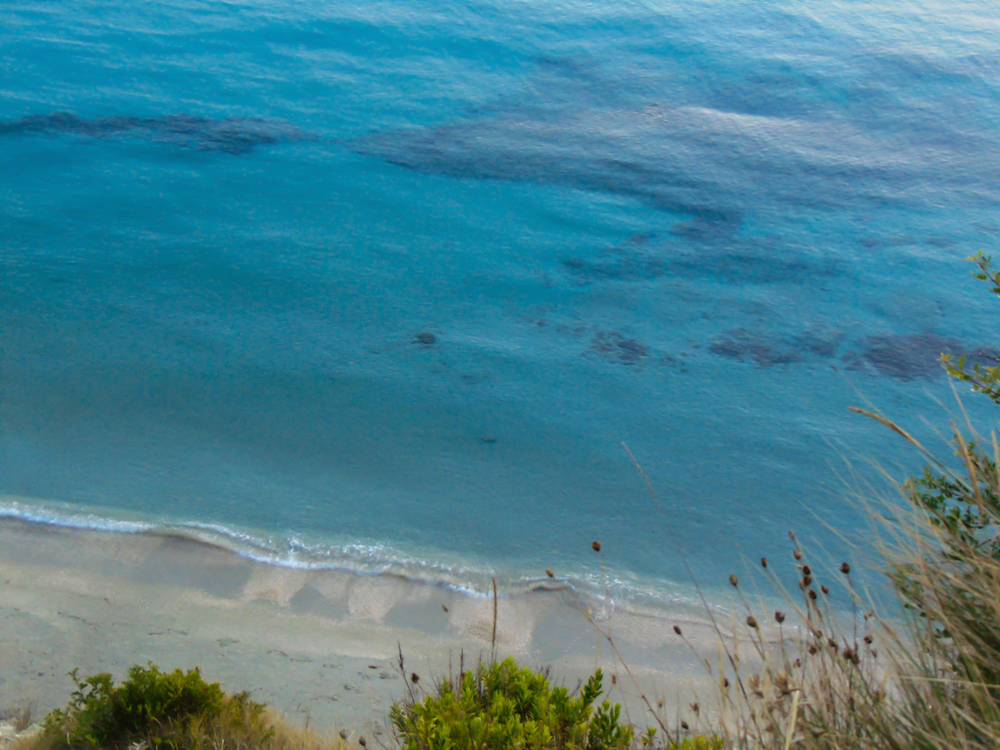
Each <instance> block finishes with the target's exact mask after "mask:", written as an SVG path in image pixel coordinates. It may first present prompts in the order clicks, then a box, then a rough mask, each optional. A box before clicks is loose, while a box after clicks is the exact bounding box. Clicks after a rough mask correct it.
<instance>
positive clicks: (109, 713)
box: [12, 664, 347, 750]
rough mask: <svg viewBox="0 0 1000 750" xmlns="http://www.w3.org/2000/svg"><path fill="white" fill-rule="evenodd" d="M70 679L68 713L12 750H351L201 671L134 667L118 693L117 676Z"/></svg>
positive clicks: (57, 714)
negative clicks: (226, 689) (223, 686)
mask: <svg viewBox="0 0 1000 750" xmlns="http://www.w3.org/2000/svg"><path fill="white" fill-rule="evenodd" d="M70 674H71V676H72V677H73V681H74V682H75V683H76V690H75V691H74V692H73V695H72V698H71V700H70V702H69V704H68V705H67V706H66V708H65V709H57V710H55V711H53V712H51V713H50V714H49V715H48V716H46V717H45V720H44V721H43V722H42V724H41V726H40V727H39V728H38V731H36V732H33V733H30V734H28V735H27V736H26V737H23V738H22V739H20V740H19V741H18V742H17V743H16V744H15V745H14V746H13V748H12V750H65V749H66V748H79V749H80V750H84V749H90V750H97V749H98V748H100V749H101V750H125V749H126V748H128V749H129V750H148V749H156V750H160V749H163V750H167V749H169V750H225V749H226V748H231V749H232V750H347V743H345V742H343V740H342V738H340V737H336V738H334V739H323V738H321V737H319V736H318V735H317V734H315V733H314V732H310V731H308V730H307V729H297V728H295V727H292V726H291V725H289V724H288V723H287V722H285V721H284V720H283V719H282V718H280V717H278V716H277V715H275V714H274V713H272V712H271V711H269V710H268V709H267V707H266V706H264V705H262V704H260V703H256V702H254V701H252V700H251V699H250V696H249V695H248V694H247V693H237V694H235V695H226V694H225V693H223V691H222V689H221V688H220V687H219V684H218V683H208V682H206V681H205V680H204V679H202V677H201V674H200V673H199V671H198V670H197V669H193V670H190V671H188V672H183V671H181V670H179V669H178V670H175V671H173V672H161V671H160V670H159V669H158V668H157V667H156V666H155V665H152V664H150V665H148V666H145V667H143V666H133V667H132V668H131V669H130V670H129V672H128V677H127V679H125V680H124V681H123V682H121V683H119V684H117V685H116V684H115V683H114V681H113V680H112V678H111V675H109V674H104V673H102V674H98V675H94V676H91V677H87V678H80V677H79V676H78V675H77V673H76V671H74V672H71V673H70Z"/></svg>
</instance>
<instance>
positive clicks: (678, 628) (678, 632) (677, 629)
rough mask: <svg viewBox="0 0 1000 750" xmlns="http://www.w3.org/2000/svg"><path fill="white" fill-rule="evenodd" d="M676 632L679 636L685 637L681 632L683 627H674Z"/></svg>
mask: <svg viewBox="0 0 1000 750" xmlns="http://www.w3.org/2000/svg"><path fill="white" fill-rule="evenodd" d="M674 632H675V633H677V635H684V634H683V633H682V632H681V626H680V625H674Z"/></svg>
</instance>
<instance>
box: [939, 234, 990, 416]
mask: <svg viewBox="0 0 1000 750" xmlns="http://www.w3.org/2000/svg"><path fill="white" fill-rule="evenodd" d="M969 260H971V261H972V262H973V263H975V264H976V265H977V266H979V271H978V272H976V273H973V276H975V277H976V278H977V279H980V280H982V281H988V282H990V284H991V286H990V291H992V292H993V293H994V294H995V295H997V296H1000V271H995V270H993V266H992V264H991V261H992V258H991V256H989V255H983V251H982V250H980V251H979V252H978V253H977V254H976V255H973V256H971V257H970V258H969ZM982 356H984V357H985V358H988V359H993V360H994V361H996V362H997V364H995V365H992V366H989V365H982V364H980V363H978V362H976V363H974V364H972V366H971V367H969V366H968V365H967V364H966V361H965V360H966V358H965V357H964V356H962V357H959V358H958V359H953V358H952V357H951V355H949V354H942V355H941V361H942V362H944V365H945V368H946V369H947V370H948V374H949V375H951V376H952V377H954V378H957V379H958V380H961V381H963V382H966V383H970V384H971V385H972V389H973V390H975V391H979V392H980V393H983V394H985V395H986V396H988V397H989V398H990V399H991V400H992V401H993V402H994V403H996V404H1000V359H998V358H997V357H996V355H982Z"/></svg>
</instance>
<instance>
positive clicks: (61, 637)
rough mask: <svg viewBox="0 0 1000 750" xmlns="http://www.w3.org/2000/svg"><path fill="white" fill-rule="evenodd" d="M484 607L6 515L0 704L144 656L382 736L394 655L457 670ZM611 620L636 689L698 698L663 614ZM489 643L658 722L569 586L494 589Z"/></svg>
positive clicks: (429, 670) (709, 649)
mask: <svg viewBox="0 0 1000 750" xmlns="http://www.w3.org/2000/svg"><path fill="white" fill-rule="evenodd" d="M492 613H493V602H492V601H489V600H482V599H470V598H468V597H466V596H464V595H462V594H459V593H456V592H454V591H452V590H449V589H446V588H444V587H440V586H433V585H428V584H423V583H413V582H410V581H406V580H402V579H399V578H395V577H391V576H357V575H354V574H350V573H343V572H338V571H330V570H297V569H291V568H282V567H277V566H273V565H268V564H265V563H259V562H255V561H252V560H249V559H247V558H244V557H241V556H239V555H237V554H235V553H233V552H231V551H229V550H225V549H222V548H219V547H215V546H212V545H208V544H205V543H203V542H200V541H196V540H193V539H190V538H186V537H182V536H172V535H164V534H154V533H139V534H126V533H114V532H103V531H85V530H77V529H66V528H60V527H53V526H46V525H41V524H32V523H25V522H22V521H14V520H0V710H5V709H9V708H11V707H13V706H17V705H21V704H23V703H25V702H27V701H33V702H35V703H37V706H38V710H39V712H45V711H48V710H50V709H52V708H55V707H57V706H62V705H65V703H66V702H67V700H68V698H69V694H70V692H71V690H72V682H71V680H70V678H69V677H68V676H67V672H68V671H69V670H71V669H73V668H79V669H80V672H81V673H82V674H93V673H95V672H100V671H108V672H111V673H112V674H113V675H114V676H115V677H116V678H118V677H121V676H122V675H123V674H124V673H125V671H126V670H127V669H128V667H129V666H130V665H131V664H134V663H140V664H143V663H146V662H147V661H152V662H154V663H156V664H157V665H158V666H159V667H160V668H161V669H173V668H176V667H181V668H190V667H193V666H199V667H200V668H201V671H202V675H203V676H204V677H205V678H206V679H208V680H210V681H218V682H220V683H222V685H223V687H224V688H225V689H226V690H229V691H240V690H248V691H250V692H251V693H252V695H253V697H254V698H255V699H256V700H258V701H262V702H265V703H268V704H269V705H271V706H272V707H273V708H275V709H277V710H278V711H280V712H283V713H284V714H286V715H288V716H289V717H291V718H292V719H293V720H294V721H298V722H300V723H305V722H306V721H307V720H308V722H309V724H310V726H314V727H317V728H319V729H321V730H324V731H332V730H334V729H340V728H344V729H347V730H348V731H353V732H359V733H373V732H378V731H385V717H386V715H387V712H388V709H389V707H390V705H391V704H392V701H393V700H395V699H398V698H400V697H402V695H403V694H404V690H405V685H404V682H403V678H402V676H401V674H400V673H399V670H398V668H397V666H396V663H395V662H396V660H397V654H398V650H399V649H402V651H403V654H404V657H405V666H406V672H407V673H410V672H416V673H418V674H419V675H420V676H421V678H423V679H422V680H421V685H426V684H427V683H429V682H432V681H433V680H434V678H436V677H440V676H442V675H444V674H446V673H447V671H448V669H449V665H452V666H454V667H456V668H457V666H458V662H459V658H460V654H462V653H463V652H464V655H465V662H466V664H467V665H468V664H470V663H474V662H475V660H476V659H478V658H479V657H480V656H484V657H487V658H488V657H489V654H490V642H491V636H492V627H493V614H492ZM674 623H677V624H680V625H681V626H682V627H683V628H684V632H685V636H686V637H687V638H688V640H689V642H691V643H693V644H694V645H695V647H696V649H697V651H698V652H699V653H700V654H702V656H703V657H707V658H710V659H712V660H713V661H714V660H715V658H716V657H715V653H716V646H715V644H716V638H715V635H714V633H713V631H712V630H711V628H710V627H709V626H708V624H707V623H706V622H705V621H704V620H703V619H702V618H701V617H700V616H699V614H698V613H697V612H682V611H678V613H677V616H676V618H672V619H671V621H670V624H674ZM607 624H608V623H607V622H606V621H605V622H603V623H602V625H604V626H607ZM610 624H611V627H612V631H613V633H614V636H615V640H616V643H617V645H618V648H619V650H620V652H621V654H622V655H623V657H624V658H625V660H626V661H627V662H628V664H629V666H630V668H631V671H632V673H633V675H634V676H635V677H636V678H637V680H638V682H639V684H640V685H641V686H642V689H643V690H645V691H646V692H647V694H648V695H649V696H650V697H652V698H653V699H654V700H655V699H656V698H662V699H663V700H664V703H665V706H666V708H667V711H668V712H672V711H671V707H673V706H685V705H687V704H688V703H689V702H690V701H691V700H692V698H693V696H694V695H695V694H697V695H699V697H700V698H701V700H702V701H703V703H704V702H707V701H706V699H707V698H710V696H711V695H712V688H711V685H710V683H709V678H708V677H707V676H706V673H705V669H704V666H703V665H701V664H699V662H698V658H697V657H696V656H695V654H694V653H692V651H691V650H690V649H689V648H688V646H686V645H685V644H684V643H683V642H681V640H680V639H679V638H677V636H676V635H675V634H674V633H673V631H672V629H671V627H669V626H668V625H667V623H666V622H665V621H664V620H663V619H662V618H661V617H655V618H654V617H650V616H648V615H643V614H641V613H640V614H621V615H619V614H616V615H615V616H614V618H613V619H612V621H611V623H610ZM497 655H498V656H500V657H502V656H507V655H510V656H514V657H515V658H517V659H518V660H519V661H521V662H522V663H525V664H528V665H531V666H536V667H542V666H550V667H551V668H552V674H553V677H554V678H555V680H556V681H558V682H562V683H564V684H567V685H570V686H571V687H572V686H574V685H575V684H576V683H577V681H578V680H580V679H585V678H586V676H587V675H588V674H589V673H590V672H591V671H592V670H593V668H594V667H595V665H600V666H601V667H602V668H603V669H604V670H605V674H606V675H610V674H615V675H616V676H617V677H618V680H617V686H615V687H614V688H613V689H612V694H611V696H610V698H611V699H612V700H613V701H616V702H621V703H623V705H624V706H625V709H626V711H627V712H628V714H629V717H630V718H631V720H632V721H634V722H636V723H640V724H645V723H649V721H650V719H649V717H648V716H646V715H645V712H644V710H643V708H642V704H641V702H640V701H639V699H638V697H637V691H636V689H635V688H634V686H633V685H632V684H631V682H630V679H629V678H628V677H627V675H626V674H625V673H624V671H623V669H622V667H621V664H620V663H618V661H617V659H616V658H614V657H613V654H612V653H611V650H610V649H609V648H608V645H607V643H601V638H600V637H599V635H598V634H597V633H596V631H595V629H594V627H593V626H592V625H591V624H590V623H588V621H587V618H586V617H585V616H584V614H583V613H582V612H580V611H579V605H578V604H577V603H576V602H575V601H574V599H573V598H572V596H571V594H570V592H568V591H559V590H554V591H536V592H532V593H530V594H525V595H523V596H518V597H514V598H503V597H501V598H500V600H499V601H498V618H497ZM605 687H606V688H607V687H611V681H610V679H609V678H607V677H606V679H605Z"/></svg>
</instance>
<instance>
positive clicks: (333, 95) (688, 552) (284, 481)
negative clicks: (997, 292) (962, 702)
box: [0, 0, 1000, 608]
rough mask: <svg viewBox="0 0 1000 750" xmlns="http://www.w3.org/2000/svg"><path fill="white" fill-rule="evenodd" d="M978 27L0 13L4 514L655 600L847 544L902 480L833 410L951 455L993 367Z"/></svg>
mask: <svg viewBox="0 0 1000 750" xmlns="http://www.w3.org/2000/svg"><path fill="white" fill-rule="evenodd" d="M998 19H1000V13H997V8H996V5H995V3H993V2H986V1H983V2H975V1H969V2H947V3H944V2H920V3H917V2H905V1H904V0H894V1H893V2H885V1H883V2H875V3H865V4H859V3H847V2H828V1H827V0H822V1H820V0H795V1H792V0H788V1H786V2H757V1H754V2H749V1H743V0H727V1H726V2H722V1H721V0H708V1H706V2H689V1H687V0H685V2H618V0H605V1H604V2H598V3H595V2H585V1H583V0H567V1H561V0H535V1H534V2H531V3H526V2H516V1H515V2H503V3H490V2H481V1H479V0H472V1H469V2H453V1H452V0H393V1H391V2H383V1H380V0H364V1H363V2H361V1H355V2H340V1H337V0H322V1H318V0H301V1H300V2H287V1H283V0H246V1H243V2H214V1H208V0H167V1H164V2H145V1H144V0H138V1H135V0H130V2H95V1H94V0H73V1H72V2H70V1H69V0H29V1H27V2H16V3H15V2H7V1H6V0H3V1H0V494H2V495H3V498H2V501H0V515H3V516H7V517H18V518H24V519H33V520H37V521H42V522H45V523H53V524H64V525H76V526H83V527H96V528H108V529H117V530H120V531H122V532H123V533H132V532H136V531H142V530H145V529H160V530H173V531H178V530H179V531H184V532H185V533H189V534H192V535H195V536H198V537H200V538H204V539H208V540H211V541H215V542H217V543H220V544H224V545H226V546H229V547H232V548H234V549H236V550H237V551H239V552H240V553H242V554H246V555H250V556H253V557H255V558H257V559H262V560H269V561H272V562H274V563H275V564H281V565H294V566H307V567H308V566H318V567H333V568H344V569H349V570H355V571H357V572H359V573H369V574H380V573H393V574H399V575H403V576H406V577H410V578H413V579H415V580H421V581H430V582H435V583H440V584H442V585H446V586H450V587H454V588H457V589H459V590H462V591H467V592H468V593H469V594H470V595H479V596H481V595H484V594H485V592H486V591H487V590H488V588H489V585H490V583H489V581H490V578H491V577H494V576H495V577H496V578H497V580H498V581H499V584H500V587H501V590H502V592H503V593H504V594H505V595H516V594H517V593H518V592H519V591H524V590H527V589H531V588H533V587H536V586H538V585H541V584H542V583H544V582H545V581H546V580H547V579H546V577H545V573H544V570H545V568H552V569H554V571H555V572H556V575H557V578H558V579H559V580H560V581H563V582H564V583H565V584H566V585H567V586H571V587H573V588H575V589H577V590H580V591H584V590H587V589H588V587H589V588H590V589H593V590H603V589H604V588H605V587H606V586H607V587H608V589H609V590H610V591H611V592H612V594H613V596H614V597H616V600H617V601H619V602H626V603H627V602H635V603H637V604H644V605H645V604H648V605H652V606H663V607H668V608H669V606H670V605H671V603H679V602H689V601H690V600H691V596H692V591H691V580H690V576H689V574H688V572H687V571H686V569H685V565H684V561H685V560H686V561H687V563H688V564H689V565H690V567H691V569H692V571H693V572H694V573H695V575H696V577H697V578H698V579H699V581H700V582H701V583H702V584H704V585H706V586H707V587H708V588H709V589H712V588H713V587H716V586H721V585H722V584H723V583H724V579H725V577H726V576H727V575H728V574H729V573H730V572H732V571H736V572H739V571H740V570H742V569H743V568H744V566H745V565H746V564H747V561H750V560H754V559H756V558H758V557H759V556H760V555H772V556H779V557H780V556H784V555H787V554H788V552H789V550H790V548H789V546H788V540H787V532H788V530H789V529H794V530H795V531H796V532H797V533H798V534H799V536H800V537H801V538H803V539H806V540H807V541H808V542H809V544H811V545H813V546H814V549H816V550H822V551H823V554H824V555H829V556H830V561H831V563H836V562H839V559H840V556H856V555H857V554H858V550H856V549H854V550H852V549H851V543H850V540H851V539H852V538H854V537H855V536H856V534H857V533H858V532H859V531H860V530H861V529H862V528H863V527H864V520H863V518H864V514H863V513H861V512H859V511H858V510H857V508H856V507H855V506H854V505H853V504H852V500H851V495H852V494H853V493H854V491H855V489H856V487H855V484H854V483H855V482H857V481H868V480H869V479H871V480H872V481H875V482H876V486H878V484H877V476H878V474H877V470H876V469H875V468H873V467H872V466H870V464H874V465H879V466H882V467H885V468H886V469H887V470H888V471H889V472H890V473H892V474H893V475H894V476H897V477H903V476H905V475H906V473H907V472H911V471H915V470H917V469H919V468H920V466H921V460H920V456H919V455H917V454H915V453H914V452H913V451H912V450H910V449H908V447H907V446H906V445H905V444H904V443H903V442H902V441H901V440H898V439H896V438H894V437H893V435H892V434H891V433H889V432H888V431H887V430H885V429H884V428H882V427H880V426H879V425H877V424H876V423H875V422H873V421H871V420H868V419H865V418H864V417H861V416H858V415H856V414H852V413H849V412H848V411H847V407H848V406H850V405H860V406H871V407H872V408H877V409H879V410H881V411H883V412H884V413H886V414H887V415H889V416H891V417H892V418H894V419H896V420H897V421H898V422H900V424H902V425H904V426H905V427H906V428H907V429H909V430H911V431H912V432H913V433H914V434H915V435H917V436H918V437H920V439H922V440H925V441H926V442H927V444H928V445H930V446H932V447H934V448H935V449H937V450H938V451H939V452H941V453H943V454H946V453H947V445H946V444H945V443H944V440H945V439H946V438H947V435H946V434H943V433H946V432H947V429H948V427H947V425H948V419H949V413H951V414H952V415H955V414H959V416H960V412H959V410H958V407H957V405H956V402H955V400H954V395H953V391H952V387H953V386H952V383H951V382H950V381H949V379H948V378H947V377H945V376H944V375H943V374H942V371H941V367H940V364H939V363H938V362H937V357H938V355H939V354H940V353H941V352H943V351H949V352H955V353H961V352H970V351H976V350H978V349H981V348H983V347H990V346H992V345H993V344H995V335H994V331H995V322H996V320H997V314H998V312H1000V306H998V302H997V300H996V299H993V298H991V296H990V295H989V292H988V289H987V287H986V286H985V285H983V284H981V283H980V282H976V281H975V280H974V279H972V278H971V275H970V272H971V270H972V266H971V265H970V264H969V263H968V262H966V261H965V260H964V259H965V257H966V256H969V255H971V254H973V253H975V252H976V251H977V250H980V249H982V250H984V251H985V252H987V253H989V252H990V251H991V250H992V248H994V247H995V246H996V245H997V242H998V238H1000V215H998V211H997V209H998V204H1000V45H998V43H997V40H998V39H1000V21H998ZM983 401H984V399H982V398H981V397H980V398H978V399H977V398H976V397H975V396H968V395H965V396H964V397H963V403H964V405H965V407H966V408H967V409H968V411H969V415H970V418H971V419H972V420H973V421H974V422H976V424H977V425H978V426H979V427H980V428H981V429H984V430H988V429H990V428H991V426H992V424H993V421H995V415H993V414H992V412H991V411H990V409H989V406H988V404H984V403H983ZM939 431H943V433H942V434H939ZM623 443H624V444H625V445H627V446H628V450H630V451H631V453H632V454H633V455H634V457H635V459H636V460H637V461H638V462H639V463H640V464H641V465H642V467H643V469H644V471H645V472H646V475H647V476H648V478H649V481H650V484H651V485H652V487H653V489H654V490H655V495H656V496H655V499H654V498H653V497H651V496H650V494H649V493H648V491H647V487H646V484H645V482H644V479H643V477H642V476H641V475H640V474H639V472H638V471H637V470H636V468H635V466H634V465H633V463H632V460H631V459H630V457H629V455H628V453H627V451H626V449H625V447H624V446H623ZM853 471H856V472H857V475H854V474H852V472H853ZM881 489H882V490H886V488H885V487H884V486H882V487H881ZM842 536H843V537H844V538H841V537H842ZM595 539H600V540H601V541H602V543H603V551H602V553H601V556H600V558H598V556H597V555H596V554H595V553H594V552H593V551H592V550H591V547H590V543H591V542H592V541H593V540H595ZM862 547H863V545H862ZM819 556H821V555H819ZM781 559H784V557H781Z"/></svg>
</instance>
